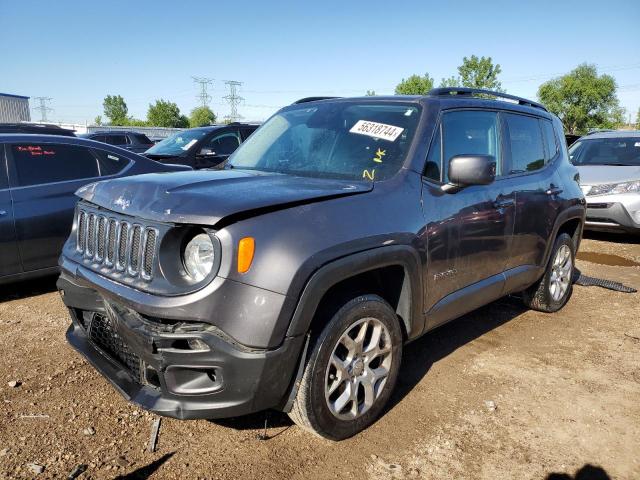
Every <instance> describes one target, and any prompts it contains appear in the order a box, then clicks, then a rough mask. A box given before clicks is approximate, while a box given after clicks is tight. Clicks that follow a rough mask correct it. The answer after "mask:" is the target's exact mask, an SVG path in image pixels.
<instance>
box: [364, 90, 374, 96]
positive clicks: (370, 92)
mask: <svg viewBox="0 0 640 480" xmlns="http://www.w3.org/2000/svg"><path fill="white" fill-rule="evenodd" d="M365 95H366V96H367V97H375V96H376V91H375V90H367V93H365Z"/></svg>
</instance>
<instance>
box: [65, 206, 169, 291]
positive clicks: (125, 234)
mask: <svg viewBox="0 0 640 480" xmlns="http://www.w3.org/2000/svg"><path fill="white" fill-rule="evenodd" d="M76 225H77V229H78V230H77V232H76V249H77V250H78V252H81V253H82V255H83V256H84V257H85V259H88V260H89V261H91V262H92V263H94V264H96V263H97V264H98V265H99V266H100V267H106V268H108V269H115V270H116V271H118V272H124V273H125V274H127V275H129V276H131V277H142V278H143V279H144V280H151V278H152V277H153V269H154V264H155V259H156V256H157V249H158V242H157V239H158V230H157V229H155V228H154V227H150V226H146V225H140V224H138V223H132V222H129V221H127V220H125V219H123V218H120V217H119V216H115V215H111V214H102V213H100V212H98V213H95V212H91V211H86V210H83V209H82V208H81V207H80V208H79V209H78V213H77V217H76ZM101 271H103V270H101Z"/></svg>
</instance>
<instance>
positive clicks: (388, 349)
mask: <svg viewBox="0 0 640 480" xmlns="http://www.w3.org/2000/svg"><path fill="white" fill-rule="evenodd" d="M402 341H403V338H402V331H401V329H400V324H399V322H398V316H397V315H396V313H395V312H394V311H393V309H392V308H391V306H390V305H389V304H388V303H387V302H385V301H384V300H383V299H382V298H380V297H379V296H377V295H363V296H360V297H357V298H354V299H352V300H350V301H348V302H346V303H345V304H344V305H343V306H342V307H341V308H340V309H339V310H338V311H337V312H336V313H335V314H334V315H333V317H332V318H331V320H330V321H329V322H328V323H327V325H326V326H325V327H324V329H323V330H322V331H321V332H320V334H319V335H318V336H317V337H316V339H315V343H314V344H313V347H312V349H311V354H310V356H309V360H308V362H307V365H306V367H305V370H304V374H303V376H302V379H301V381H300V386H299V389H298V392H297V395H296V398H295V400H294V403H293V408H292V409H291V412H289V416H290V417H291V419H292V420H293V421H294V422H295V423H296V424H297V425H299V426H300V427H302V428H304V429H306V430H308V431H310V432H312V433H314V434H316V435H319V436H321V437H325V438H328V439H331V440H342V439H345V438H349V437H351V436H353V435H355V434H356V433H358V432H360V431H362V430H364V429H365V428H367V427H368V426H369V425H371V424H372V423H373V422H374V421H375V420H376V419H377V418H378V416H379V415H380V413H381V412H382V410H383V408H384V406H385V404H386V403H387V401H388V400H389V397H390V395H391V392H392V391H393V388H394V386H395V383H396V379H397V377H398V370H399V368H400V360H401V357H402Z"/></svg>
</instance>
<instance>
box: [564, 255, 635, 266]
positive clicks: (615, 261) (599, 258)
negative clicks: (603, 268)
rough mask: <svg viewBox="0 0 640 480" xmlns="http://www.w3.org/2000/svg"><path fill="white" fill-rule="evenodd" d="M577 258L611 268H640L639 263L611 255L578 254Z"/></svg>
mask: <svg viewBox="0 0 640 480" xmlns="http://www.w3.org/2000/svg"><path fill="white" fill-rule="evenodd" d="M576 258H577V259H578V260H584V261H585V262H591V263H598V264H600V265H609V266H611V267H640V263H638V262H634V261H633V260H630V259H629V258H625V257H621V256H620V255H613V254H611V253H598V252H578V255H576Z"/></svg>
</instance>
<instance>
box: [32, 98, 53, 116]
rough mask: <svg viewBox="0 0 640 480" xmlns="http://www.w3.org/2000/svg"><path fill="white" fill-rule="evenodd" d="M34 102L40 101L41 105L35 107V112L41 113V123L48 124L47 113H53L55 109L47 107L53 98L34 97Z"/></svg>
mask: <svg viewBox="0 0 640 480" xmlns="http://www.w3.org/2000/svg"><path fill="white" fill-rule="evenodd" d="M33 99H34V100H38V101H39V102H40V105H39V106H37V107H33V109H34V110H39V111H40V121H41V122H47V121H48V120H47V112H53V108H51V107H48V106H47V102H50V101H51V97H33Z"/></svg>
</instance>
